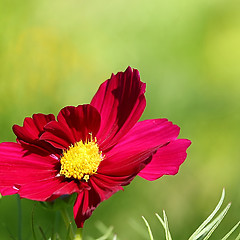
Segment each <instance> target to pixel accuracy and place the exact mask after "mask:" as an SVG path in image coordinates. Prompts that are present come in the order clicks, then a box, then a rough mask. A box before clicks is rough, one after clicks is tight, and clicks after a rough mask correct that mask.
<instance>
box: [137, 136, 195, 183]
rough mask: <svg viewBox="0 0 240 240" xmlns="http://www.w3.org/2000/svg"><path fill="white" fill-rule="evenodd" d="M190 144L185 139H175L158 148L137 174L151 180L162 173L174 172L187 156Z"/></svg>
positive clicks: (169, 173) (170, 173)
mask: <svg viewBox="0 0 240 240" xmlns="http://www.w3.org/2000/svg"><path fill="white" fill-rule="evenodd" d="M190 144H191V141H189V140H187V139H177V140H175V141H172V142H170V143H169V144H168V145H166V146H163V147H161V148H159V149H158V151H157V153H156V154H155V155H154V156H153V159H152V161H151V162H150V163H149V164H148V165H147V166H146V167H145V168H144V169H143V170H142V171H141V172H140V173H139V174H138V175H139V176H140V177H142V178H145V179H147V180H150V181H153V180H156V179H158V178H160V177H161V176H163V175H174V174H176V173H177V172H178V170H179V167H180V165H181V164H182V163H183V162H184V160H185V159H186V157H187V153H186V150H187V148H188V147H189V146H190Z"/></svg>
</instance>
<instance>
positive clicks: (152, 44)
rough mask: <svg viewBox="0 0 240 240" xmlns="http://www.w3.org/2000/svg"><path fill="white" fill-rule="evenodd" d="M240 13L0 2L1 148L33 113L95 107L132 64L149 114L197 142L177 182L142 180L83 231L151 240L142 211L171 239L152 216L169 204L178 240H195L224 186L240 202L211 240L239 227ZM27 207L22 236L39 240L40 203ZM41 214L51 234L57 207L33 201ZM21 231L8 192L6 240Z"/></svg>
mask: <svg viewBox="0 0 240 240" xmlns="http://www.w3.org/2000/svg"><path fill="white" fill-rule="evenodd" d="M239 12H240V2H239V1H238V0H212V1H209V0H195V1H191V0H181V1H179V0H169V1H166V0H151V1H148V0H138V1H136V0H111V1H108V0H101V1H99V0H92V1H82V0H69V1H64V0H52V1H48V0H35V1H30V0H24V1H17V0H13V1H7V0H0V132H1V134H0V140H1V142H3V141H15V136H14V134H13V133H12V130H11V127H12V125H13V124H19V125H22V122H23V119H24V118H25V117H26V116H31V115H32V114H33V113H38V112H41V113H54V114H57V113H58V111H59V110H60V109H61V108H62V107H64V106H66V105H75V106H76V105H78V104H83V103H89V102H90V100H91V98H92V96H93V94H94V93H95V92H96V90H97V88H98V86H99V84H100V83H101V82H103V81H104V80H106V79H107V78H109V77H110V74H111V73H112V72H114V73H117V72H118V71H123V70H125V69H126V67H127V66H129V65H130V66H131V67H134V68H137V69H138V70H139V71H140V74H141V79H142V81H144V82H146V83H147V92H146V97H147V107H146V110H145V112H144V114H143V117H142V119H149V118H163V117H164V118H168V119H169V120H171V121H173V122H174V123H175V124H178V125H179V126H180V127H181V135H180V136H181V138H188V139H190V140H191V141H192V145H191V147H190V148H189V150H188V158H187V160H186V162H185V163H184V164H183V165H182V166H181V168H180V171H179V173H178V174H177V175H176V176H165V177H163V178H161V179H159V180H157V181H154V182H148V181H145V180H143V179H141V178H140V177H137V178H136V179H135V180H134V181H133V182H132V183H131V184H130V185H129V186H127V187H126V188H125V191H124V192H118V193H117V194H115V195H114V196H113V197H111V198H110V199H109V200H107V201H105V202H103V203H102V204H101V205H100V206H99V207H98V208H97V209H96V210H95V211H94V213H93V215H92V217H91V218H90V219H89V220H88V221H87V222H86V224H85V228H84V235H90V236H92V237H93V238H96V237H97V236H99V232H98V230H97V227H96V223H97V222H98V221H101V222H103V223H104V224H105V225H106V226H110V225H113V226H114V231H115V232H116V233H117V234H118V236H119V238H120V239H134V240H142V239H146V238H145V237H146V236H145V235H144V234H143V233H142V232H141V231H143V232H146V231H145V226H144V223H143V221H142V219H141V216H142V215H144V216H145V217H146V218H147V219H148V220H149V222H150V224H151V225H152V230H153V232H154V234H155V236H156V239H157V237H158V238H159V239H160V237H162V238H161V239H163V235H161V234H162V230H160V229H161V228H160V225H159V223H158V221H157V219H156V218H155V216H154V213H155V212H158V213H160V214H161V211H162V209H165V210H166V212H167V215H168V219H169V224H170V229H171V232H172V235H173V238H174V239H187V237H188V236H190V234H191V233H192V232H193V231H194V230H195V229H196V228H197V227H198V225H199V224H200V223H201V222H202V221H203V220H204V219H205V218H206V217H207V215H208V214H209V213H210V211H211V210H213V208H214V207H215V205H216V204H217V202H218V200H219V198H220V194H221V191H222V188H223V187H225V188H226V194H227V196H226V203H227V202H229V201H232V207H231V209H230V211H229V213H228V215H227V217H226V218H225V220H224V221H223V223H222V227H221V226H220V228H219V229H218V230H217V231H216V233H215V235H214V237H215V238H213V239H220V236H223V235H224V233H226V232H227V230H230V228H231V226H233V225H234V224H235V223H236V222H237V221H238V220H239V216H240V215H239V212H240V191H239V190H240V189H239V183H240V174H239V170H240V147H239V136H240V94H239V92H240V66H239V61H240V14H239ZM153 141H154V139H153ZM22 205H23V236H24V237H23V239H24V240H25V239H32V233H31V214H32V209H33V205H34V202H32V201H29V200H22ZM70 211H71V210H70ZM34 216H35V220H34V221H35V222H36V226H37V225H40V226H42V228H43V229H44V230H46V231H47V232H49V231H50V230H51V224H52V221H53V218H54V215H53V214H52V213H51V212H48V211H46V210H42V209H41V208H39V207H38V206H36V207H35V210H34ZM49 229H50V230H49ZM62 230H63V231H64V228H63V229H62ZM36 232H37V234H38V235H39V229H37V230H36ZM16 236H17V202H16V197H15V196H8V197H4V198H3V199H1V201H0V239H3V240H5V239H12V238H11V237H15V239H16ZM39 236H40V235H39ZM39 239H41V238H40V237H39Z"/></svg>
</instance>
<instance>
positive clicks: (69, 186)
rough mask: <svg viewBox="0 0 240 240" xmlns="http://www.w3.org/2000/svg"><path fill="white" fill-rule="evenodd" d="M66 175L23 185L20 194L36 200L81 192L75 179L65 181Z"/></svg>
mask: <svg viewBox="0 0 240 240" xmlns="http://www.w3.org/2000/svg"><path fill="white" fill-rule="evenodd" d="M64 180H65V178H64V177H51V178H49V179H44V180H40V181H35V182H32V183H29V184H26V185H23V186H21V188H20V190H19V191H18V194H19V195H20V197H22V198H27V199H31V200H35V201H48V200H51V201H52V200H54V199H56V198H58V197H59V196H61V195H67V194H68V195H70V194H72V193H74V192H79V191H80V189H79V186H78V184H77V183H76V182H75V181H70V182H67V181H64Z"/></svg>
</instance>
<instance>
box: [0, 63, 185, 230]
mask: <svg viewBox="0 0 240 240" xmlns="http://www.w3.org/2000/svg"><path fill="white" fill-rule="evenodd" d="M144 93H145V84H144V83H142V82H141V81H140V76H139V72H138V71H137V70H136V69H131V68H130V67H128V68H127V70H126V71H125V72H119V73H117V74H116V75H112V76H111V78H110V79H108V80H106V81H105V82H104V83H102V85H101V86H100V87H99V89H98V91H97V93H96V94H95V96H94V97H93V99H92V101H91V103H90V104H86V105H79V106H77V107H73V106H68V107H65V108H63V109H62V110H61V111H60V112H59V114H58V115H57V118H55V116H54V115H52V114H49V115H44V114H40V113H39V114H34V115H33V116H32V117H31V118H29V117H27V118H25V120H24V123H23V126H22V127H21V126H18V125H14V126H13V131H14V133H15V134H16V136H17V143H13V142H4V143H1V144H0V193H1V194H2V195H11V194H16V193H17V194H19V195H20V197H22V198H27V199H32V200H36V201H52V200H55V199H56V198H58V197H60V196H62V195H68V194H69V195H70V194H72V193H77V199H76V201H75V204H74V207H73V212H74V218H75V222H76V224H77V226H78V227H83V224H84V221H85V220H86V219H87V218H89V217H90V216H91V214H92V212H93V211H94V209H95V208H96V207H97V206H98V205H99V204H100V203H101V202H102V201H104V200H106V199H108V198H109V197H110V196H111V195H112V194H114V193H115V192H117V191H119V190H121V189H123V186H125V185H128V184H129V183H130V182H131V181H132V180H133V178H134V177H136V176H137V175H139V176H141V177H142V178H145V179H147V180H155V179H158V178H160V177H161V176H162V175H165V174H170V175H173V174H176V173H177V172H178V169H179V166H180V165H181V164H182V163H183V162H184V160H185V158H186V149H187V148H188V147H189V145H190V141H189V140H187V139H177V137H178V135H179V127H178V126H176V125H173V124H172V123H171V122H169V121H168V120H167V119H151V120H145V121H140V122H138V120H139V118H140V117H141V115H142V113H143V111H144V108H145V105H146V100H145V96H144Z"/></svg>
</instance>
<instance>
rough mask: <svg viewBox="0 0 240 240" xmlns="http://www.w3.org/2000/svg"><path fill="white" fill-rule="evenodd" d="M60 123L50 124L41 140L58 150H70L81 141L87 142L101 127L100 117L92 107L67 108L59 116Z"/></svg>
mask: <svg viewBox="0 0 240 240" xmlns="http://www.w3.org/2000/svg"><path fill="white" fill-rule="evenodd" d="M57 119H58V122H56V121H54V122H50V123H48V124H47V125H46V126H45V127H44V129H45V132H44V133H43V134H42V136H41V140H45V141H47V142H49V143H51V144H52V145H53V146H54V147H56V148H61V149H64V148H68V147H69V146H70V145H71V144H74V143H75V142H78V141H80V140H84V141H85V140H86V139H87V138H89V134H90V133H91V134H92V135H93V136H95V135H96V133H97V131H98V129H99V126H100V121H101V119H100V115H99V113H98V112H97V110H96V109H95V108H94V107H92V106H91V105H79V106H78V107H72V106H69V107H65V108H63V109H62V110H61V111H60V112H59V114H58V117H57Z"/></svg>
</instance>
